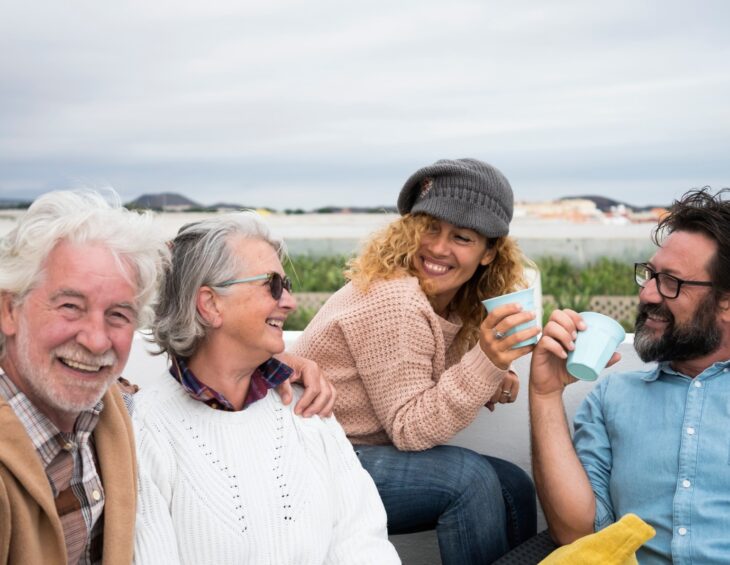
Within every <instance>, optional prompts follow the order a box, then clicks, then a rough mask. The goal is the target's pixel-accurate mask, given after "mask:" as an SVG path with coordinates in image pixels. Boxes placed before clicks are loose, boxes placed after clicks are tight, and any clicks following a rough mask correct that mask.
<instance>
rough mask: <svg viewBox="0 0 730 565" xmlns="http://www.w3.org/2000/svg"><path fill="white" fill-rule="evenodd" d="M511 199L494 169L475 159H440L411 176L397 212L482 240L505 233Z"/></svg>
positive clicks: (500, 174) (510, 191) (404, 186)
mask: <svg viewBox="0 0 730 565" xmlns="http://www.w3.org/2000/svg"><path fill="white" fill-rule="evenodd" d="M513 200H514V197H513V196H512V187H510V185H509V181H508V180H507V179H506V178H505V176H504V175H503V174H502V173H500V172H499V171H498V170H497V169H495V168H494V167H492V166H491V165H488V164H487V163H484V162H483V161H478V160H477V159H453V160H452V159H441V160H439V161H436V162H435V163H434V164H433V165H429V166H428V167H423V168H422V169H419V170H418V171H416V172H415V173H413V174H412V175H411V177H410V178H409V179H408V180H407V181H406V184H404V185H403V188H402V189H401V191H400V196H398V211H399V212H400V213H401V215H403V214H407V213H408V212H410V213H411V214H415V213H417V212H422V213H425V214H428V215H430V216H433V217H434V218H438V219H439V220H444V221H445V222H449V223H450V224H454V225H455V226H459V227H462V228H469V229H472V230H474V231H476V232H479V233H480V234H482V235H484V236H485V237H501V236H503V235H507V234H508V233H509V223H510V220H512V206H513Z"/></svg>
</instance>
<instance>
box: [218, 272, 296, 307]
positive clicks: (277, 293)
mask: <svg viewBox="0 0 730 565" xmlns="http://www.w3.org/2000/svg"><path fill="white" fill-rule="evenodd" d="M254 281H266V284H268V285H269V290H270V291H271V297H272V298H273V299H274V300H279V299H280V298H281V295H282V293H283V292H284V289H286V291H287V292H288V293H290V294H291V279H290V278H289V277H282V276H281V275H280V274H279V273H266V274H263V275H256V276H254V277H246V278H245V279H233V280H230V281H225V282H222V283H220V284H217V285H216V286H222V287H226V286H231V285H234V284H241V283H248V282H254Z"/></svg>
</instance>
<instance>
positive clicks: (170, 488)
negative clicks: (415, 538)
mask: <svg viewBox="0 0 730 565" xmlns="http://www.w3.org/2000/svg"><path fill="white" fill-rule="evenodd" d="M293 406H294V402H292V403H291V405H290V406H284V405H283V404H282V403H281V401H280V399H279V396H278V395H277V394H276V393H275V392H274V391H269V393H268V394H267V395H266V397H265V398H264V399H262V400H259V401H257V402H254V403H253V404H252V405H250V406H249V407H248V408H246V409H245V410H243V411H240V412H223V411H219V410H214V409H212V408H210V407H208V406H206V405H205V404H203V403H202V402H199V401H196V400H194V399H192V398H190V396H188V394H187V393H186V392H185V391H184V390H183V389H182V387H181V386H180V385H179V384H178V383H176V382H175V381H174V380H173V379H172V378H171V377H169V376H165V377H163V378H162V379H161V383H160V385H159V387H158V388H157V389H156V390H149V391H144V392H140V393H139V394H137V395H136V397H135V411H134V417H133V421H134V425H135V432H136V437H137V451H138V459H139V497H138V513H137V528H136V542H135V563H139V564H150V565H160V564H166V563H190V564H195V565H203V564H205V563H210V564H216V565H221V564H227V563H236V564H239V563H250V564H252V565H265V564H271V565H284V564H287V563H296V564H301V565H305V564H313V565H314V564H322V563H328V564H329V563H331V564H338V565H340V564H349V563H352V564H355V563H362V564H374V563H377V564H389V563H400V560H399V558H398V556H397V554H396V552H395V549H394V548H393V546H392V545H391V544H390V542H389V541H388V538H387V533H386V516H385V510H384V508H383V504H382V502H381V501H380V498H379V497H378V492H377V490H376V489H375V485H374V484H373V481H372V479H371V478H370V476H369V475H368V474H367V473H366V472H365V471H364V470H363V468H362V466H361V465H360V463H359V461H358V460H357V456H356V455H355V453H354V451H353V449H352V446H351V445H350V443H349V442H348V441H347V439H346V438H345V434H344V432H343V430H342V428H341V427H340V425H339V424H338V423H337V421H336V420H335V419H334V418H328V419H320V418H319V417H317V416H315V417H312V418H307V419H305V418H301V417H299V416H296V415H295V414H294V412H293Z"/></svg>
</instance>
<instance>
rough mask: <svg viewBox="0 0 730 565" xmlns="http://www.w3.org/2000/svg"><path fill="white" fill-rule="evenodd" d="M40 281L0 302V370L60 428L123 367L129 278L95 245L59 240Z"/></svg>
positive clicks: (131, 324)
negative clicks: (1, 348) (0, 349)
mask: <svg viewBox="0 0 730 565" xmlns="http://www.w3.org/2000/svg"><path fill="white" fill-rule="evenodd" d="M44 267H45V268H44V275H42V280H41V281H40V283H39V284H38V286H36V287H35V288H34V289H33V290H31V291H30V292H29V293H28V294H27V295H26V296H25V298H24V300H23V301H22V303H20V304H18V305H15V304H13V301H12V297H11V296H8V295H5V296H3V298H2V308H1V310H0V323H1V324H2V331H3V333H4V334H5V336H6V340H7V341H6V342H7V355H6V356H5V358H3V359H2V361H1V362H0V364H2V367H3V370H4V371H5V372H6V374H7V375H8V376H9V377H10V378H11V379H12V380H13V382H14V383H15V384H16V385H17V386H18V388H20V390H21V391H23V392H24V393H25V394H26V396H28V398H29V399H30V400H31V402H33V404H34V405H36V406H37V407H38V408H39V409H40V410H41V411H43V412H44V413H45V414H46V415H47V416H48V417H49V419H50V420H51V421H53V422H54V423H55V424H56V425H57V426H58V427H59V429H60V430H61V431H70V429H72V428H73V424H74V422H75V421H76V417H77V416H78V414H79V413H80V412H82V411H84V410H87V409H89V408H91V407H93V406H94V405H95V404H96V403H97V402H98V401H99V400H100V399H101V397H102V396H103V395H104V393H105V392H106V390H107V388H108V387H109V385H110V384H111V383H112V382H113V381H114V380H115V379H116V378H117V377H118V376H119V375H120V374H121V371H122V369H123V368H124V365H125V364H126V362H127V358H128V356H129V351H130V348H131V345H132V339H133V337H134V330H135V327H136V321H137V320H136V315H137V313H136V307H135V302H136V296H135V294H136V293H135V287H134V285H133V284H132V283H131V282H130V281H133V280H134V276H133V274H132V272H131V271H130V270H129V269H120V266H119V264H118V263H117V261H116V260H115V258H114V256H113V255H112V254H111V253H110V252H109V250H108V249H107V248H105V247H103V246H100V245H93V244H87V245H73V244H71V243H68V242H65V241H64V242H60V243H59V244H57V245H56V247H54V249H53V251H51V253H50V254H49V256H48V258H47V260H46V262H45V265H44Z"/></svg>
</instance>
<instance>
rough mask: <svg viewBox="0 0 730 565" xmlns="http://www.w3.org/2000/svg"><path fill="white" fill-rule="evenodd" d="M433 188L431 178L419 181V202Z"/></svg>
mask: <svg viewBox="0 0 730 565" xmlns="http://www.w3.org/2000/svg"><path fill="white" fill-rule="evenodd" d="M432 187H433V177H426V178H424V179H423V180H422V181H421V192H419V193H418V198H419V200H420V199H421V198H425V197H426V195H427V194H428V193H429V192H430V190H431V188H432Z"/></svg>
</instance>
